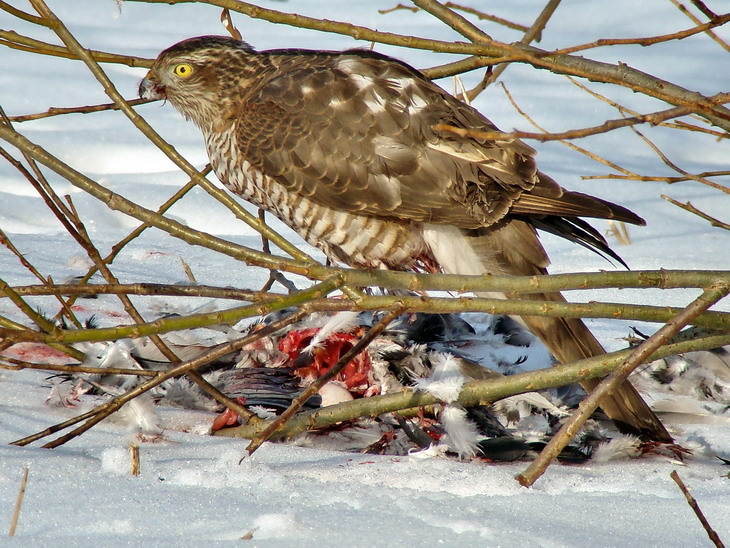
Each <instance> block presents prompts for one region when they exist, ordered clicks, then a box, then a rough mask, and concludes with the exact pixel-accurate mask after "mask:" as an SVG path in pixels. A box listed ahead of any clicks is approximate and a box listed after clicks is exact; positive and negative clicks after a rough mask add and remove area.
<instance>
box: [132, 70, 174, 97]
mask: <svg viewBox="0 0 730 548" xmlns="http://www.w3.org/2000/svg"><path fill="white" fill-rule="evenodd" d="M139 96H140V97H141V98H142V99H150V100H154V99H166V98H167V96H166V95H165V88H163V87H161V86H159V85H158V84H157V82H156V81H155V78H154V76H152V71H150V72H148V73H147V76H145V77H144V79H143V80H142V81H141V82H140V83H139Z"/></svg>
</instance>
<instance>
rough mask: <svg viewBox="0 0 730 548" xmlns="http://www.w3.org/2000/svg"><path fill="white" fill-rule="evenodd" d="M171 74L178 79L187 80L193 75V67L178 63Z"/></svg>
mask: <svg viewBox="0 0 730 548" xmlns="http://www.w3.org/2000/svg"><path fill="white" fill-rule="evenodd" d="M172 72H174V73H175V76H179V77H180V78H187V77H188V76H190V75H191V74H192V73H193V67H191V66H190V65H188V64H187V63H180V64H179V65H175V68H174V69H172Z"/></svg>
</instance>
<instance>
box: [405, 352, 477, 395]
mask: <svg viewBox="0 0 730 548" xmlns="http://www.w3.org/2000/svg"><path fill="white" fill-rule="evenodd" d="M430 357H431V363H432V364H433V369H432V370H431V375H430V376H429V377H428V378H427V379H416V380H415V383H414V385H415V387H416V388H417V389H418V390H423V391H425V392H428V393H430V394H432V395H433V396H435V397H437V398H438V399H440V400H441V401H445V402H449V403H450V402H453V401H456V400H457V399H458V398H459V394H460V393H461V388H462V386H464V383H465V382H466V381H467V378H466V377H464V374H463V373H462V372H461V366H460V365H459V361H458V359H457V358H456V357H454V356H453V355H451V354H445V353H441V352H433V353H431V355H430Z"/></svg>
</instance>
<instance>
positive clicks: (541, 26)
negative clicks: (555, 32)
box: [467, 0, 561, 101]
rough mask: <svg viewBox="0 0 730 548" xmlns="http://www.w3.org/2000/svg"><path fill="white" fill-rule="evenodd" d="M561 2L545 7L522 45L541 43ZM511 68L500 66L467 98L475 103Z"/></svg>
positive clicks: (506, 64)
mask: <svg viewBox="0 0 730 548" xmlns="http://www.w3.org/2000/svg"><path fill="white" fill-rule="evenodd" d="M560 1H561V0H549V1H548V3H547V4H546V5H545V7H544V8H543V10H542V11H541V12H540V15H538V16H537V19H535V21H534V22H533V23H532V26H531V27H530V28H529V29H526V30H525V35H524V36H523V37H522V38H520V43H521V44H530V43H532V42H533V41H537V42H539V41H540V36H541V35H542V31H543V30H545V26H546V25H547V23H548V21H549V20H550V18H551V17H552V16H553V13H555V10H556V9H558V6H559V5H560ZM508 66H509V64H508V63H504V64H502V65H500V66H498V67H497V68H496V69H494V70H493V71H491V72H489V71H488V72H487V73H486V74H485V75H484V78H482V81H481V82H479V84H477V85H476V86H475V87H474V88H473V89H471V90H469V92H468V93H467V97H468V99H469V101H473V100H474V99H475V98H476V97H477V95H479V94H480V93H481V92H482V91H484V90H485V89H486V88H487V86H489V85H490V84H491V83H492V82H495V81H496V80H497V78H499V77H500V76H501V75H502V73H503V72H504V71H505V70H507V67H508Z"/></svg>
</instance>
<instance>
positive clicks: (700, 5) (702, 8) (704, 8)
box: [669, 0, 730, 51]
mask: <svg viewBox="0 0 730 548" xmlns="http://www.w3.org/2000/svg"><path fill="white" fill-rule="evenodd" d="M669 1H670V2H671V3H672V4H674V5H675V6H676V7H677V9H679V11H681V12H682V13H683V14H685V15H686V16H687V17H689V18H690V19H691V20H692V22H693V23H695V24H699V22H700V20H699V18H697V17H696V16H695V15H694V14H693V13H692V12H691V11H689V10H688V9H687V8H686V7H684V6H683V5H682V4H680V3H679V2H678V1H677V0H669ZM692 3H693V4H694V5H695V6H697V7H698V9H699V10H700V11H701V12H702V13H704V14H705V15H707V17H709V18H710V19H711V20H715V19H716V18H718V17H720V16H718V15H716V14H715V13H713V12H712V11H710V10H709V9H708V8H707V6H705V5H704V4H703V3H702V2H698V1H697V0H693V2H692ZM709 14H712V15H709ZM705 33H707V36H709V37H710V38H712V39H713V40H714V41H715V42H717V43H718V44H719V45H720V47H721V48H722V49H724V50H725V51H730V45H728V44H727V42H725V41H724V40H722V39H721V38H720V37H719V36H718V35H717V34H715V33H714V32H712V31H711V30H710V29H706V30H705Z"/></svg>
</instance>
